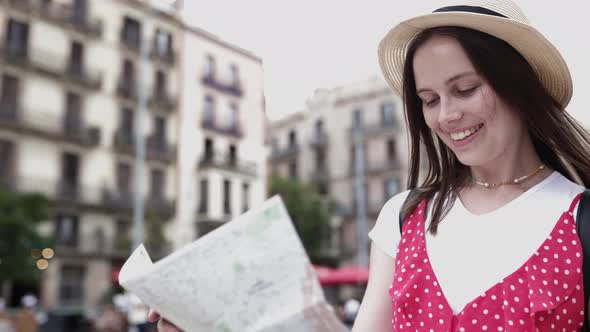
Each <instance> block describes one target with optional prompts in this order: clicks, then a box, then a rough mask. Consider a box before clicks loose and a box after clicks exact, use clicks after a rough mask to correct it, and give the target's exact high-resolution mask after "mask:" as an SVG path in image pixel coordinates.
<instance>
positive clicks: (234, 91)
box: [201, 74, 244, 97]
mask: <svg viewBox="0 0 590 332" xmlns="http://www.w3.org/2000/svg"><path fill="white" fill-rule="evenodd" d="M201 82H202V83H203V84H204V85H205V86H207V87H210V88H212V89H215V90H217V91H219V92H223V93H227V94H229V95H232V96H234V97H242V96H243V95H244V91H243V88H242V84H241V83H240V82H239V81H237V82H222V81H221V80H220V79H219V78H217V77H215V75H211V74H209V75H203V77H202V78H201Z"/></svg>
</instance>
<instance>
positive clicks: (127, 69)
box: [123, 59, 135, 85]
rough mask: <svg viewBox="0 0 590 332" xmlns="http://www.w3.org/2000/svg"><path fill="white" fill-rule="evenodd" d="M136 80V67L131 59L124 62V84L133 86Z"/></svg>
mask: <svg viewBox="0 0 590 332" xmlns="http://www.w3.org/2000/svg"><path fill="white" fill-rule="evenodd" d="M134 79H135V65H134V64H133V62H132V61H131V60H129V59H125V60H124V61H123V83H125V84H128V85H130V84H132V83H133V81H134Z"/></svg>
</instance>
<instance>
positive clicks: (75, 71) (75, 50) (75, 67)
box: [69, 41, 84, 77]
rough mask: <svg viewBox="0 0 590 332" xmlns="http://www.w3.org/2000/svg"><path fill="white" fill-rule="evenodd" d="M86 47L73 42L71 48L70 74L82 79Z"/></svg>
mask: <svg viewBox="0 0 590 332" xmlns="http://www.w3.org/2000/svg"><path fill="white" fill-rule="evenodd" d="M83 66H84V45H82V44H81V43H79V42H77V41H73V42H72V44H71V46H70V67H69V69H70V74H72V75H75V76H78V77H81V76H82V75H83V74H84V69H83Z"/></svg>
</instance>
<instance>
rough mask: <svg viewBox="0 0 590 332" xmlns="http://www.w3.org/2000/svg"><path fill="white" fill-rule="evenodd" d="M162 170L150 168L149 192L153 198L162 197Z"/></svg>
mask: <svg viewBox="0 0 590 332" xmlns="http://www.w3.org/2000/svg"><path fill="white" fill-rule="evenodd" d="M164 185H165V184H164V172H163V171H162V170H161V169H152V171H151V173H150V194H151V196H152V197H153V198H162V197H164Z"/></svg>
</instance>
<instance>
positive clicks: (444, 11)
mask: <svg viewBox="0 0 590 332" xmlns="http://www.w3.org/2000/svg"><path fill="white" fill-rule="evenodd" d="M447 2H450V4H449V5H448V6H446V7H441V8H439V9H437V10H435V11H434V12H433V13H431V14H427V15H423V16H418V17H414V18H411V19H408V20H405V21H403V22H401V23H399V24H398V25H396V26H395V27H394V28H393V29H391V30H390V31H389V32H388V33H387V35H385V37H384V38H383V39H382V40H381V42H380V43H379V64H380V66H381V70H382V71H383V75H384V76H385V79H386V80H387V82H388V83H389V85H390V86H391V87H392V88H393V90H395V92H397V93H398V94H399V95H400V96H401V95H402V92H403V89H402V86H403V83H402V77H403V68H404V62H405V58H406V54H407V50H408V47H409V45H410V44H411V43H412V41H413V40H414V38H415V37H416V36H417V35H418V34H419V33H420V32H421V31H422V30H425V29H428V28H433V27H439V26H459V27H465V28H471V29H474V30H479V31H481V32H485V33H487V34H490V35H492V36H495V37H497V38H500V39H502V40H504V41H506V42H507V43H508V44H510V45H512V47H514V49H516V50H517V51H518V52H520V54H522V56H523V57H524V58H525V59H526V60H527V61H528V62H529V63H530V65H531V66H532V68H533V69H534V70H535V72H536V73H537V77H538V78H539V80H540V81H541V83H543V85H544V86H545V89H546V90H547V92H549V93H550V94H551V95H552V96H553V98H554V99H555V100H556V101H557V102H559V103H560V105H561V106H562V107H564V108H565V106H567V104H568V103H569V101H570V99H571V97H572V92H573V85H572V78H571V76H570V72H569V70H568V67H567V64H566V63H565V61H564V60H563V58H562V57H561V54H560V53H559V51H558V50H557V49H556V48H555V46H553V45H552V44H551V43H550V42H549V41H548V40H547V39H546V38H545V37H544V36H543V35H542V34H541V33H540V32H539V31H537V30H536V29H535V28H533V27H532V26H531V25H529V22H528V20H527V18H526V17H525V15H524V13H523V12H522V10H521V9H520V8H519V7H518V6H517V5H516V3H514V1H511V0H479V1H478V0H455V1H447Z"/></svg>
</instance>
